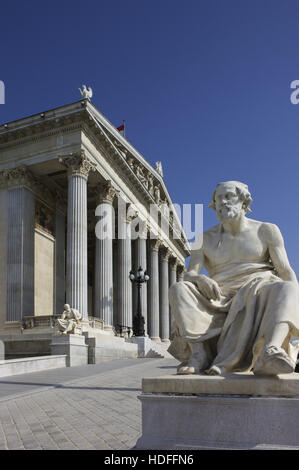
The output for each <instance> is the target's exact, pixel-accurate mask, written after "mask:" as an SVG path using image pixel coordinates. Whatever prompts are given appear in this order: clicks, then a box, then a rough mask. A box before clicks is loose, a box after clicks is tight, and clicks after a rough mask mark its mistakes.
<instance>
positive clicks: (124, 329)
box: [114, 323, 133, 338]
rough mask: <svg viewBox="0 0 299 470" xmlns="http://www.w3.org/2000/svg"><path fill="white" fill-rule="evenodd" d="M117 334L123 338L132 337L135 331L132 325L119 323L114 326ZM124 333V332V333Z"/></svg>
mask: <svg viewBox="0 0 299 470" xmlns="http://www.w3.org/2000/svg"><path fill="white" fill-rule="evenodd" d="M114 329H115V332H116V335H117V336H120V337H121V338H130V336H132V333H133V328H132V326H126V325H120V324H119V323H118V324H117V325H115V327H114ZM123 333H124V334H123Z"/></svg>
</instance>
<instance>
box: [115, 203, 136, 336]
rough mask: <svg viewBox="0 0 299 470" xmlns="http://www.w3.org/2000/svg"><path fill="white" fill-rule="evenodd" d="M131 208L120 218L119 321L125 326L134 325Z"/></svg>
mask: <svg viewBox="0 0 299 470" xmlns="http://www.w3.org/2000/svg"><path fill="white" fill-rule="evenodd" d="M129 209H130V208H128V209H126V212H125V213H124V214H122V216H121V217H120V216H119V218H118V246H117V252H118V253H117V255H118V285H119V290H118V323H119V324H120V325H122V326H125V327H130V328H131V327H132V325H133V300H132V283H131V281H130V277H129V275H130V271H131V269H132V244H131V227H130V225H131V222H132V219H133V217H134V216H135V213H134V214H133V212H130V210H129Z"/></svg>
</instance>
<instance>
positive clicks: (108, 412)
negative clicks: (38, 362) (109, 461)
mask: <svg viewBox="0 0 299 470" xmlns="http://www.w3.org/2000/svg"><path fill="white" fill-rule="evenodd" d="M177 364H178V362H177V361H176V360H175V359H169V358H167V359H166V358H164V359H124V360H117V361H111V362H105V363H102V364H96V365H87V366H78V367H68V368H61V369H52V370H48V371H42V372H36V373H30V374H24V375H15V376H10V377H2V378H1V379H0V450H16V449H20V450H21V449H23V450H101V449H102V450H108V451H110V450H128V449H132V448H133V447H134V445H135V443H136V441H137V439H138V437H139V436H140V434H141V403H140V401H139V400H138V398H137V397H138V395H140V393H141V379H142V377H154V376H155V377H157V376H161V375H166V374H173V373H175V371H176V366H177Z"/></svg>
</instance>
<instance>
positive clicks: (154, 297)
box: [148, 239, 161, 341]
mask: <svg viewBox="0 0 299 470" xmlns="http://www.w3.org/2000/svg"><path fill="white" fill-rule="evenodd" d="M160 244H161V241H160V240H158V239H157V240H155V239H153V240H150V271H149V276H150V279H149V312H148V315H149V325H150V333H149V334H150V337H151V339H152V340H153V341H160V336H159V247H160Z"/></svg>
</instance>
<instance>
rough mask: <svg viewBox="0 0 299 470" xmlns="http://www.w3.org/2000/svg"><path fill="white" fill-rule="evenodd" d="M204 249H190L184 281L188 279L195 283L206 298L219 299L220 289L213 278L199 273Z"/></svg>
mask: <svg viewBox="0 0 299 470" xmlns="http://www.w3.org/2000/svg"><path fill="white" fill-rule="evenodd" d="M204 257H205V256H204V250H203V248H201V249H200V250H192V251H191V258H190V261H189V265H188V269H187V272H186V273H185V275H184V281H190V282H193V283H194V284H196V285H197V287H198V288H199V290H200V291H201V292H202V293H203V294H204V295H205V297H206V298H207V299H213V300H220V296H221V290H220V288H219V286H218V284H217V282H215V281H214V280H213V279H211V278H209V277H207V276H205V275H204V274H200V273H201V271H202V268H203V267H204Z"/></svg>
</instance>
